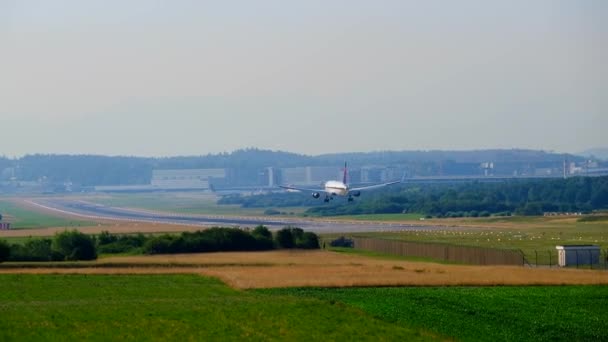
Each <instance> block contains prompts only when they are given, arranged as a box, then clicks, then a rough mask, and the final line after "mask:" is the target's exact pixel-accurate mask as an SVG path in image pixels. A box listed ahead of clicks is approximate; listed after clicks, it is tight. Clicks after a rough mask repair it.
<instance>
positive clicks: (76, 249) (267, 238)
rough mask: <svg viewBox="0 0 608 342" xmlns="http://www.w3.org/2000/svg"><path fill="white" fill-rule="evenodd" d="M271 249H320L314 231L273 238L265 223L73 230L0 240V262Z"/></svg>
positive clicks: (287, 232)
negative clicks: (121, 231) (157, 231)
mask: <svg viewBox="0 0 608 342" xmlns="http://www.w3.org/2000/svg"><path fill="white" fill-rule="evenodd" d="M274 248H304V249H315V248H319V238H318V236H317V235H316V234H314V233H310V232H304V231H303V230H302V229H300V228H296V227H285V228H283V229H281V230H279V231H278V232H277V233H276V235H275V236H274V238H273V235H272V233H271V232H270V231H269V230H268V228H266V227H265V226H258V227H255V228H254V229H253V230H242V229H239V228H220V227H215V228H210V229H206V230H200V231H196V232H192V233H190V232H184V233H181V234H179V235H170V234H165V235H160V236H153V235H143V234H141V233H140V234H135V235H115V234H111V233H109V232H102V233H101V234H100V235H98V236H89V235H86V234H83V233H81V232H78V231H76V230H72V231H65V232H62V233H58V234H56V235H55V236H54V237H53V238H52V239H49V238H34V239H30V240H28V241H26V242H25V243H24V244H8V243H7V242H6V241H2V240H0V262H2V261H5V260H9V261H63V260H94V259H96V258H97V254H98V253H104V254H114V253H132V254H138V253H145V254H167V253H201V252H220V251H261V250H271V249H274Z"/></svg>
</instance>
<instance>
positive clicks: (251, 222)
mask: <svg viewBox="0 0 608 342" xmlns="http://www.w3.org/2000/svg"><path fill="white" fill-rule="evenodd" d="M27 202H28V203H29V204H31V205H34V206H36V207H39V208H41V209H45V210H50V211H54V212H57V213H61V214H65V215H72V216H77V217H82V218H88V219H94V220H117V221H136V222H153V223H165V224H176V225H192V226H201V227H210V226H222V227H225V226H239V227H254V226H257V225H265V226H267V227H268V228H270V229H279V228H283V227H285V226H288V225H292V226H297V227H300V228H302V229H305V230H307V231H313V232H316V233H346V232H349V233H355V232H380V231H398V230H434V229H455V228H453V227H445V226H427V225H414V224H404V223H390V222H369V221H365V222H363V221H361V222H359V221H342V220H324V219H306V218H267V217H255V216H222V215H194V214H188V215H186V214H177V213H167V212H159V211H150V210H144V209H131V208H119V207H110V206H105V205H100V204H96V203H91V202H86V201H79V200H70V199H48V198H47V199H36V200H27Z"/></svg>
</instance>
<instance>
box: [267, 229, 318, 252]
mask: <svg viewBox="0 0 608 342" xmlns="http://www.w3.org/2000/svg"><path fill="white" fill-rule="evenodd" d="M275 240H276V243H277V246H279V247H280V248H304V249H317V248H319V237H318V236H317V234H315V233H311V232H306V233H305V232H304V230H302V228H298V227H291V226H289V227H285V228H283V229H281V230H279V231H278V232H277V235H276V237H275Z"/></svg>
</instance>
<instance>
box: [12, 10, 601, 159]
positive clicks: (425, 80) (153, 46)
mask: <svg viewBox="0 0 608 342" xmlns="http://www.w3.org/2000/svg"><path fill="white" fill-rule="evenodd" d="M606 61H608V2H607V1H603V0H580V1H570V0H536V1H526V0H506V1H482V0H479V1H472V0H462V1H435V0H429V1H406V0H395V1H389V0H386V1H385V0H377V1H357V0H344V1H339V0H305V1H297V0H293V1H285V0H276V1H272V0H257V1H246V0H243V1H236V0H224V1H154V0H145V1H143V0H141V1H139V0H131V1H118V0H100V1H96V0H90V1H80V0H73V1H66V0H54V1H44V0H40V1H33V0H0V130H1V132H2V133H1V134H2V139H1V140H0V155H5V156H12V157H16V156H22V155H25V154H33V153H68V154H105V155H136V156H174V155H203V154H208V153H218V152H230V151H233V150H235V149H239V148H248V147H257V148H262V149H271V150H282V151H290V152H297V153H304V154H313V155H316V154H322V153H333V152H354V151H362V152H365V151H381V150H431V149H446V150H447V149H449V150H467V149H485V148H532V149H542V150H547V151H557V152H578V151H582V150H584V149H587V148H591V147H605V146H608V138H607V137H608V133H607V132H608V63H607V62H606Z"/></svg>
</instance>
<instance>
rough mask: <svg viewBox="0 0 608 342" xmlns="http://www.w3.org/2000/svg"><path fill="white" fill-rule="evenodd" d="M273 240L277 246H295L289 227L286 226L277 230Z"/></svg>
mask: <svg viewBox="0 0 608 342" xmlns="http://www.w3.org/2000/svg"><path fill="white" fill-rule="evenodd" d="M275 240H276V242H277V246H279V248H293V247H294V246H295V243H294V238H293V234H292V233H291V229H290V228H287V227H286V228H283V229H281V230H279V231H278V232H277V235H276V237H275Z"/></svg>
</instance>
